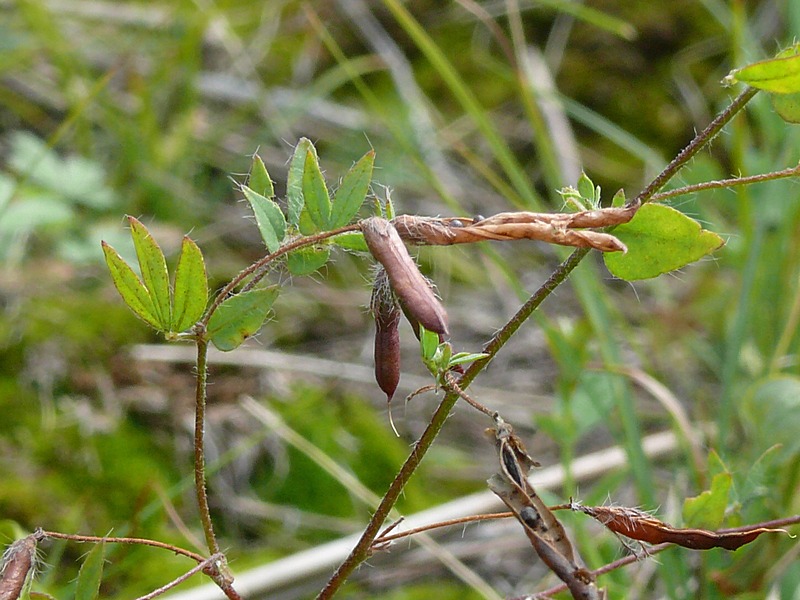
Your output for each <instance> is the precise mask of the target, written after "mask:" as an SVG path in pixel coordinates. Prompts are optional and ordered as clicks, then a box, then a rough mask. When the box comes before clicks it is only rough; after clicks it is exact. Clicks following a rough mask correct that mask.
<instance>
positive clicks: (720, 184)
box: [650, 165, 800, 202]
mask: <svg viewBox="0 0 800 600" xmlns="http://www.w3.org/2000/svg"><path fill="white" fill-rule="evenodd" d="M798 175H800V165H797V166H796V167H789V168H788V169H783V170H781V171H773V172H771V173H759V174H758V175H748V176H747V177H731V178H730V179H717V180H714V181H704V182H703V183H695V184H693V185H687V186H684V187H680V188H676V189H674V190H668V191H666V192H659V193H658V194H653V196H651V198H650V200H651V201H652V202H661V201H662V200H668V199H670V198H674V197H676V196H684V195H686V194H694V193H696V192H702V191H705V190H714V189H720V188H729V187H734V186H737V185H750V184H753V183H762V182H764V181H774V180H776V179H786V178H788V177H797V176H798Z"/></svg>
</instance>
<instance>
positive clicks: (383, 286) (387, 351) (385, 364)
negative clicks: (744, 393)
mask: <svg viewBox="0 0 800 600" xmlns="http://www.w3.org/2000/svg"><path fill="white" fill-rule="evenodd" d="M370 308H371V310H372V315H373V316H374V317H375V350H374V352H375V354H374V356H375V380H376V381H377V382H378V386H380V388H381V389H382V390H383V392H384V393H385V394H386V401H387V402H391V401H392V396H394V392H395V390H396V389H397V384H398V383H399V382H400V328H399V326H400V307H399V306H398V305H397V302H396V301H395V298H394V294H393V293H392V290H391V288H390V287H389V278H388V277H387V275H386V271H385V270H384V269H380V270H379V271H378V273H377V275H376V277H375V283H374V285H373V287H372V301H371V302H370Z"/></svg>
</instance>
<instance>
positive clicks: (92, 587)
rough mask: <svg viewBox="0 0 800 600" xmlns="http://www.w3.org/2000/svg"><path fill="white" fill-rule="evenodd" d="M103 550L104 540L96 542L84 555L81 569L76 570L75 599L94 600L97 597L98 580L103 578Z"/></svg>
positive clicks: (98, 589)
mask: <svg viewBox="0 0 800 600" xmlns="http://www.w3.org/2000/svg"><path fill="white" fill-rule="evenodd" d="M105 550H106V544H105V542H98V543H97V544H95V545H94V548H92V550H91V551H90V552H89V554H87V555H86V558H85V559H84V561H83V564H82V565H81V570H80V571H79V572H78V584H77V586H76V588H75V600H95V599H96V598H97V597H98V594H99V592H100V581H101V579H102V578H103V562H104V560H105Z"/></svg>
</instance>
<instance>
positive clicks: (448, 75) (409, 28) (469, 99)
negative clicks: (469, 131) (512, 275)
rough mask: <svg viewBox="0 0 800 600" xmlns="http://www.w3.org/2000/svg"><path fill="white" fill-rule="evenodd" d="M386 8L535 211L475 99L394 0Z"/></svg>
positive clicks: (535, 198) (534, 198) (530, 192)
mask: <svg viewBox="0 0 800 600" xmlns="http://www.w3.org/2000/svg"><path fill="white" fill-rule="evenodd" d="M384 4H385V5H386V7H387V8H388V9H389V10H390V11H391V12H392V14H393V15H394V17H395V19H397V21H398V23H399V24H400V26H401V27H402V28H403V30H404V31H405V32H406V33H407V34H408V35H409V36H410V37H411V38H412V39H413V40H414V43H415V44H416V45H417V47H418V48H419V49H420V50H421V51H422V53H423V54H425V56H426V57H427V58H428V60H429V61H430V62H431V65H432V66H433V68H434V69H435V70H436V72H437V73H438V74H439V76H440V77H441V78H442V80H443V81H444V83H445V84H446V85H447V87H448V88H449V89H450V91H451V92H452V93H453V95H454V96H455V98H456V100H458V102H459V103H460V104H461V106H462V107H463V109H464V111H465V112H466V113H467V115H469V117H470V118H471V119H472V121H473V122H474V123H475V125H476V126H477V127H478V129H479V130H480V132H481V133H482V134H483V136H484V137H485V138H486V142H487V143H488V145H489V147H490V148H491V149H492V152H493V153H494V156H495V158H496V159H497V162H498V163H499V164H500V166H501V167H502V169H503V171H504V172H505V174H506V176H507V177H508V178H509V180H511V182H512V183H513V185H514V187H515V188H516V190H517V192H518V193H519V194H520V196H521V197H522V198H523V202H524V206H523V208H527V209H529V210H538V209H540V208H541V206H542V202H541V199H540V197H539V195H538V194H537V193H536V191H535V190H534V189H533V186H532V185H531V182H530V179H529V177H528V175H527V173H526V172H525V169H524V168H523V167H522V165H520V164H519V161H517V159H516V157H515V156H514V155H513V154H512V152H511V150H510V149H509V148H508V145H507V144H506V142H505V140H504V139H503V137H502V136H501V135H500V134H499V133H498V131H497V129H496V128H495V126H494V125H493V124H492V122H491V120H490V119H489V117H488V116H487V111H486V109H485V108H484V107H482V106H481V105H480V103H479V102H478V100H477V99H476V98H475V95H474V94H473V93H472V91H471V90H470V89H469V87H468V86H467V85H466V83H465V82H464V80H463V79H462V78H461V76H460V75H459V74H458V72H457V71H456V70H455V68H454V67H453V65H452V63H451V62H450V61H449V60H448V59H447V57H446V56H445V54H444V52H442V49H441V48H439V47H438V46H437V45H436V43H435V42H434V41H433V40H432V39H431V37H430V36H429V35H428V34H427V33H426V32H425V30H424V29H423V28H422V26H421V25H420V24H419V23H418V22H417V21H416V20H415V19H414V17H413V16H412V15H411V13H409V12H408V10H407V9H406V8H405V7H404V6H403V5H402V4H401V3H400V2H399V1H398V0H384Z"/></svg>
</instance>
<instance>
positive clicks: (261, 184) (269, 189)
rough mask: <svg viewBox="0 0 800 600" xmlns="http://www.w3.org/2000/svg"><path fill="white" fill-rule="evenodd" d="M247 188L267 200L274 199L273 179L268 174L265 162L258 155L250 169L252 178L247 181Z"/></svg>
mask: <svg viewBox="0 0 800 600" xmlns="http://www.w3.org/2000/svg"><path fill="white" fill-rule="evenodd" d="M247 187H249V188H250V189H251V190H253V191H254V192H256V193H257V194H261V195H262V196H264V197H265V198H272V197H273V196H274V195H275V188H274V187H273V186H272V179H270V176H269V173H267V167H266V165H265V164H264V161H263V160H261V157H260V156H259V155H258V154H256V155H254V156H253V164H252V166H251V167H250V177H249V178H248V179H247Z"/></svg>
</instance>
